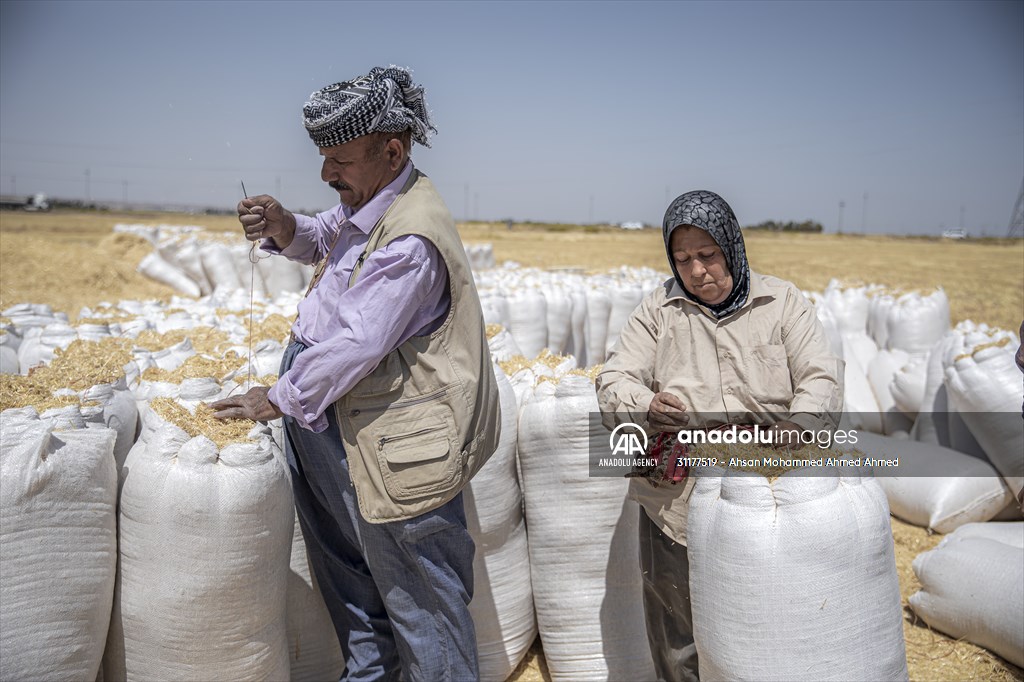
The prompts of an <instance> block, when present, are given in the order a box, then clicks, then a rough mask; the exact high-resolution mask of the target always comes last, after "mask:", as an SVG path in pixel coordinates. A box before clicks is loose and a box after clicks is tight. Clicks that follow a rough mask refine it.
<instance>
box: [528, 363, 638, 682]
mask: <svg viewBox="0 0 1024 682" xmlns="http://www.w3.org/2000/svg"><path fill="white" fill-rule="evenodd" d="M597 412H598V405H597V394H596V392H595V390H594V385H593V382H592V381H591V380H590V379H588V378H586V377H583V376H575V375H569V376H566V377H564V378H563V379H562V380H561V382H560V383H558V384H557V385H556V384H555V383H554V382H553V381H542V382H540V383H539V384H538V385H537V387H536V389H535V390H534V393H533V397H532V398H531V399H530V400H529V401H528V402H526V403H525V404H524V405H523V409H522V412H521V414H520V421H519V460H520V464H521V467H522V476H523V496H524V498H525V502H526V526H527V529H528V531H527V532H528V537H527V541H528V543H529V550H530V573H531V576H532V583H533V600H534V606H535V608H536V610H537V625H538V628H539V630H540V636H541V640H542V642H543V646H544V657H545V660H546V662H547V666H548V669H549V670H550V671H551V675H552V677H553V678H554V679H556V680H577V679H587V680H595V679H608V680H650V679H654V664H653V662H652V660H651V655H650V649H649V647H648V644H647V635H646V629H645V624H644V616H643V597H642V584H641V578H640V569H639V558H638V557H639V549H638V538H637V530H636V529H637V526H638V525H639V520H638V519H639V517H638V516H637V514H638V506H637V504H636V502H634V501H632V500H628V499H627V498H626V492H627V488H628V484H627V481H626V479H624V478H596V477H593V478H592V477H591V476H590V475H589V470H588V435H589V434H588V414H589V413H597ZM607 438H608V434H607V432H603V440H604V443H607Z"/></svg>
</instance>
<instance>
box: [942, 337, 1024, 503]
mask: <svg viewBox="0 0 1024 682" xmlns="http://www.w3.org/2000/svg"><path fill="white" fill-rule="evenodd" d="M1016 350H1017V347H1016V344H1011V343H1009V342H1003V345H996V346H988V347H983V348H980V349H978V350H976V351H974V352H973V353H969V354H968V353H965V354H963V355H961V356H959V357H957V358H956V359H955V360H954V361H953V362H952V364H950V365H949V366H948V367H947V368H946V390H947V391H948V393H949V401H950V403H951V404H952V405H953V407H954V408H956V410H957V412H958V413H959V414H960V416H961V418H962V419H963V420H964V422H965V423H966V424H967V427H968V428H969V429H970V431H971V434H972V435H973V436H974V437H975V439H976V440H977V441H978V443H979V444H980V445H981V447H982V448H984V450H985V454H986V456H987V457H988V460H989V461H990V462H992V464H993V465H994V466H995V468H996V469H997V470H998V471H999V473H1000V474H1002V475H1003V478H1005V479H1006V484H1007V485H1008V486H1009V487H1010V491H1011V492H1012V493H1013V494H1014V497H1016V498H1017V499H1018V501H1024V420H1022V419H1021V418H1020V410H1021V402H1022V400H1024V379H1022V377H1021V373H1020V370H1019V369H1018V368H1017V365H1016V363H1015V362H1014V353H1015V352H1016Z"/></svg>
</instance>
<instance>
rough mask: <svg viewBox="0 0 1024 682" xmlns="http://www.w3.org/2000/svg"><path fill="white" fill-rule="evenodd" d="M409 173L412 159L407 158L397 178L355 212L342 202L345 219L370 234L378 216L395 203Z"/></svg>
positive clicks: (378, 218)
mask: <svg viewBox="0 0 1024 682" xmlns="http://www.w3.org/2000/svg"><path fill="white" fill-rule="evenodd" d="M411 174H412V161H411V160H409V161H406V162H405V168H403V169H402V172H401V173H399V174H398V177H397V178H395V179H394V180H392V181H391V182H390V183H388V184H387V185H386V186H385V187H384V189H382V190H381V191H379V192H377V193H376V194H375V195H373V198H372V199H370V201H368V202H367V203H366V205H365V206H363V207H362V208H361V209H359V210H358V211H356V212H355V213H353V212H352V209H350V208H349V207H348V206H345V205H344V204H342V206H341V210H342V214H343V215H344V216H345V219H346V220H348V221H349V222H350V223H352V224H353V225H355V227H356V229H358V230H359V231H360V232H362V233H363V234H370V231H371V230H372V229H373V226H374V225H376V224H377V222H378V221H379V220H380V217H381V216H382V215H384V212H385V211H387V210H388V209H389V208H390V207H391V204H393V203H395V199H397V198H398V194H399V192H401V191H402V187H404V186H405V183H406V182H407V181H408V180H409V176H410V175H411Z"/></svg>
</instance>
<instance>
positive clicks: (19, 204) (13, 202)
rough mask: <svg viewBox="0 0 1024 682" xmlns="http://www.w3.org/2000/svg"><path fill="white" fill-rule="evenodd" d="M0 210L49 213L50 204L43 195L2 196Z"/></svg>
mask: <svg viewBox="0 0 1024 682" xmlns="http://www.w3.org/2000/svg"><path fill="white" fill-rule="evenodd" d="M0 208H4V209H15V210H17V209H21V210H23V211H49V210H50V202H49V200H48V199H47V198H46V195H45V194H43V193H41V192H40V193H39V194H34V195H32V196H30V197H27V198H26V197H22V196H17V197H15V196H4V197H0Z"/></svg>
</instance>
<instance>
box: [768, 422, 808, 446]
mask: <svg viewBox="0 0 1024 682" xmlns="http://www.w3.org/2000/svg"><path fill="white" fill-rule="evenodd" d="M768 432H769V433H771V434H772V445H771V447H773V448H775V449H776V450H780V449H782V448H787V449H789V450H799V449H800V448H802V447H803V446H804V443H803V442H801V441H800V434H801V433H803V432H804V427H802V426H800V425H799V424H794V423H793V422H791V421H787V420H785V419H783V420H782V421H778V422H775V423H774V424H772V425H771V427H769V429H768Z"/></svg>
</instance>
